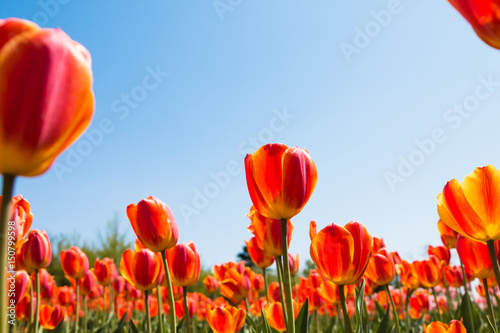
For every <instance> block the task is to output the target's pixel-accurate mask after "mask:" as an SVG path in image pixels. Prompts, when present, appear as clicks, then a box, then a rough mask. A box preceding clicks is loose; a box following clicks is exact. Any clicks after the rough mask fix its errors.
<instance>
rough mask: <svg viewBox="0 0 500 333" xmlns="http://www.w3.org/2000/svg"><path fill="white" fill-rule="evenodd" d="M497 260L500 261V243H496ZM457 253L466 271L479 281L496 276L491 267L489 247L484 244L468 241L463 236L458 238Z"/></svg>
mask: <svg viewBox="0 0 500 333" xmlns="http://www.w3.org/2000/svg"><path fill="white" fill-rule="evenodd" d="M495 250H496V253H497V258H498V259H500V242H499V241H496V242H495ZM457 252H458V256H459V257H460V261H462V263H463V265H464V267H465V271H466V272H467V273H469V274H470V275H471V276H473V277H475V278H478V279H481V280H482V279H487V278H492V277H494V276H495V273H494V272H493V266H492V265H491V259H490V254H489V251H488V246H486V245H485V244H483V243H480V242H476V241H474V240H471V239H468V238H466V237H464V236H462V235H460V236H458V241H457Z"/></svg>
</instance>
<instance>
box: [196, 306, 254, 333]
mask: <svg viewBox="0 0 500 333" xmlns="http://www.w3.org/2000/svg"><path fill="white" fill-rule="evenodd" d="M206 317H207V322H208V325H210V327H211V328H212V330H213V331H214V333H236V332H238V331H239V330H240V329H241V328H242V327H243V324H244V323H245V317H246V311H245V310H243V309H238V308H235V307H233V306H230V305H227V306H216V305H207V306H206Z"/></svg>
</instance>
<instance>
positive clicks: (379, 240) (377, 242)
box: [372, 237, 385, 253]
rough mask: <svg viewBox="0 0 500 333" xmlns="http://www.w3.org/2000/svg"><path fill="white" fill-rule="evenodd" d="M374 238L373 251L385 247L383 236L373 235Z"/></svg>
mask: <svg viewBox="0 0 500 333" xmlns="http://www.w3.org/2000/svg"><path fill="white" fill-rule="evenodd" d="M372 239H373V252H374V253H375V252H378V250H380V249H381V248H384V247H385V242H384V239H383V238H378V237H372Z"/></svg>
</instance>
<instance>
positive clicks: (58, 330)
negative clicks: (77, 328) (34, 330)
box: [50, 318, 68, 333]
mask: <svg viewBox="0 0 500 333" xmlns="http://www.w3.org/2000/svg"><path fill="white" fill-rule="evenodd" d="M66 324H67V323H66V321H65V320H64V318H63V320H61V321H60V322H59V324H57V326H56V327H55V328H54V329H53V330H52V331H50V332H53V333H66V332H68V327H67V325H66Z"/></svg>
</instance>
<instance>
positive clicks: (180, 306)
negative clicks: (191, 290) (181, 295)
mask: <svg viewBox="0 0 500 333" xmlns="http://www.w3.org/2000/svg"><path fill="white" fill-rule="evenodd" d="M183 302H184V301H183V300H179V301H177V302H175V314H176V316H177V318H179V319H182V318H183V317H184V314H185V312H184V303H183ZM187 303H188V312H189V318H190V319H191V318H193V316H194V314H195V312H196V311H197V310H198V303H197V302H196V300H195V299H194V298H193V297H192V294H188V295H187Z"/></svg>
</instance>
